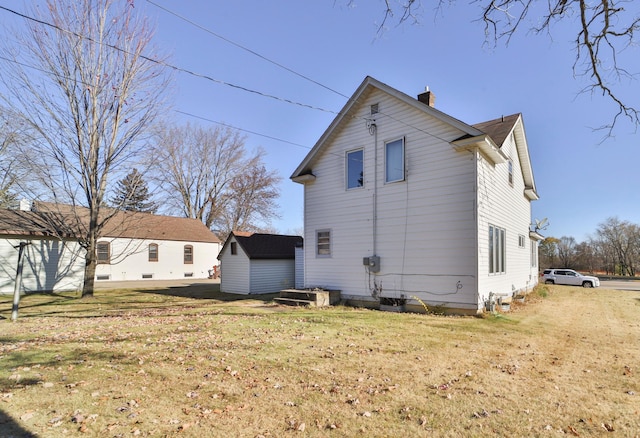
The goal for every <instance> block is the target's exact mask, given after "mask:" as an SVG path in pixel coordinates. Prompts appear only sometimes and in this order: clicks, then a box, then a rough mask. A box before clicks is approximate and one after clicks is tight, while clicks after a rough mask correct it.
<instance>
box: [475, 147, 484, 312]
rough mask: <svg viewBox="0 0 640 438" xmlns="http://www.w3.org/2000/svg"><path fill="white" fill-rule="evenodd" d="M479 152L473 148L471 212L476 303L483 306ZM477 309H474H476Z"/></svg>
mask: <svg viewBox="0 0 640 438" xmlns="http://www.w3.org/2000/svg"><path fill="white" fill-rule="evenodd" d="M479 155H480V152H479V151H478V150H477V149H475V150H474V152H473V159H474V164H475V179H476V182H475V187H474V190H475V192H476V196H475V203H476V205H475V208H474V209H473V214H474V215H475V219H476V221H475V222H476V226H475V242H476V305H477V306H478V307H480V304H482V305H483V306H484V302H483V303H480V185H479V184H480V177H479V173H480V164H481V163H480V160H479V159H478V157H479ZM478 310H479V309H476V311H478Z"/></svg>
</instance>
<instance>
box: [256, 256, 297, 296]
mask: <svg viewBox="0 0 640 438" xmlns="http://www.w3.org/2000/svg"><path fill="white" fill-rule="evenodd" d="M295 275H296V274H295V260H294V259H286V260H285V259H283V260H281V259H276V260H260V259H257V260H256V259H254V260H251V270H250V278H251V286H250V288H249V291H250V292H249V293H252V294H268V293H275V292H279V291H281V290H282V289H291V288H293V287H295Z"/></svg>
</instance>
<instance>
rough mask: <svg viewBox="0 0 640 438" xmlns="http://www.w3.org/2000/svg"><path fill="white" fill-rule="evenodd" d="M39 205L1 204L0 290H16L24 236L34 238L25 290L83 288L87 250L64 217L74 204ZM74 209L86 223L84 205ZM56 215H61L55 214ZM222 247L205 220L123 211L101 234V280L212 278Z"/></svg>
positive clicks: (75, 218) (29, 248)
mask: <svg viewBox="0 0 640 438" xmlns="http://www.w3.org/2000/svg"><path fill="white" fill-rule="evenodd" d="M38 206H39V207H40V210H39V211H20V210H0V293H12V292H13V290H14V285H15V275H16V269H17V263H18V249H17V248H18V247H19V245H20V242H23V243H28V245H26V246H25V251H26V252H25V255H26V257H25V259H24V260H25V263H24V268H23V277H22V282H23V290H25V291H61V290H78V289H81V288H82V281H83V278H84V264H85V257H84V255H85V252H84V249H83V248H81V246H80V245H79V243H78V241H77V239H76V238H75V237H74V231H73V226H71V225H69V226H66V225H65V221H64V220H60V217H62V216H64V215H65V214H69V212H70V211H72V209H70V208H68V206H67V207H66V208H54V207H53V206H52V205H51V204H42V203H40V204H38ZM42 206H46V208H42ZM73 211H74V213H73V215H72V216H73V217H71V215H70V216H69V220H68V223H69V224H71V223H77V222H78V220H80V223H81V224H82V223H83V221H84V219H83V213H84V211H83V210H82V209H79V208H76V209H73ZM79 212H80V213H79ZM52 215H55V216H56V217H57V218H56V220H50V218H49V217H50V216H52ZM76 226H77V225H76ZM80 226H82V225H80ZM220 247H221V243H220V240H219V239H218V237H217V236H216V235H215V234H213V233H212V232H211V231H210V230H209V229H208V228H207V227H206V226H205V225H204V224H203V223H202V222H200V221H199V220H196V219H188V218H178V217H171V216H158V215H152V214H149V213H132V212H117V213H116V214H114V215H113V216H112V217H111V219H109V221H108V223H107V226H106V227H105V228H104V229H103V232H102V235H101V236H100V237H99V239H98V243H97V257H98V261H97V267H96V281H126V280H145V279H156V280H172V279H184V278H193V279H200V278H207V277H208V276H209V271H210V270H211V269H212V267H213V266H214V265H217V256H218V253H219V251H220Z"/></svg>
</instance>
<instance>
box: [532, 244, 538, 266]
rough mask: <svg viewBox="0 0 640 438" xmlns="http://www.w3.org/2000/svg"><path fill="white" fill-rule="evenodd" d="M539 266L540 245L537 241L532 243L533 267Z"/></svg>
mask: <svg viewBox="0 0 640 438" xmlns="http://www.w3.org/2000/svg"><path fill="white" fill-rule="evenodd" d="M536 266H538V244H537V243H536V242H535V241H533V240H532V241H531V267H532V268H535V267H536Z"/></svg>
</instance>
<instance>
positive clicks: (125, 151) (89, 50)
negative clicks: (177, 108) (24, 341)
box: [1, 0, 167, 297]
mask: <svg viewBox="0 0 640 438" xmlns="http://www.w3.org/2000/svg"><path fill="white" fill-rule="evenodd" d="M32 9H33V10H32V12H31V15H30V16H31V17H37V19H31V20H27V21H26V23H25V27H24V28H22V29H16V32H15V35H16V38H17V41H16V43H15V44H13V45H12V46H6V45H5V47H4V48H3V49H2V55H3V57H4V58H5V59H11V60H12V61H13V62H3V63H2V64H1V65H2V67H3V70H2V81H3V82H4V84H5V88H6V90H7V94H6V95H4V96H2V97H3V98H4V100H5V102H6V103H7V104H8V105H7V106H8V107H10V108H12V114H11V115H12V116H13V117H15V118H16V119H17V120H20V121H21V122H23V123H25V124H26V125H27V126H28V127H29V128H30V129H31V130H32V132H33V137H32V138H31V141H30V142H29V143H28V144H27V145H26V147H25V148H24V150H23V154H25V155H26V156H29V158H30V160H29V161H30V164H31V169H30V170H31V175H32V176H33V177H34V178H37V179H38V182H39V183H40V186H41V187H42V188H43V189H44V192H45V196H46V197H48V198H49V200H52V201H55V202H56V203H67V204H71V206H72V207H75V206H82V207H86V208H87V210H79V209H75V208H71V209H68V208H66V207H65V208H66V210H65V211H66V214H65V215H51V217H64V218H65V220H66V221H69V220H75V221H76V222H77V223H76V224H70V225H69V224H67V225H68V226H71V227H72V228H73V229H74V230H82V231H81V234H80V235H79V236H78V238H79V241H80V244H81V245H82V247H83V248H85V249H86V256H85V259H86V260H85V273H84V285H83V290H82V296H83V297H86V296H92V295H93V284H94V277H95V269H96V242H97V239H98V237H99V236H100V232H101V230H102V229H103V227H104V226H105V224H106V223H107V222H108V221H109V219H110V217H111V216H112V214H114V213H115V212H113V211H112V210H108V209H104V208H103V207H104V206H105V203H106V201H107V199H106V196H107V192H108V189H109V187H110V182H111V181H110V178H113V177H114V176H116V175H118V173H119V172H120V173H121V174H122V173H124V172H126V171H128V170H129V168H130V166H131V165H132V163H135V161H136V157H137V154H138V153H139V152H140V151H142V150H144V147H145V143H146V138H145V136H146V133H147V132H149V128H150V125H151V124H152V123H154V121H155V120H156V118H157V116H158V115H159V114H161V113H162V108H161V106H162V102H163V95H164V94H165V93H166V85H167V82H166V81H167V77H166V76H165V75H163V70H164V69H163V67H162V66H161V64H160V63H158V62H155V61H152V60H151V59H150V56H153V57H154V58H156V59H157V58H158V56H157V54H156V53H155V52H153V47H152V46H151V38H152V35H153V30H152V28H151V27H150V25H149V23H148V22H147V20H146V19H145V18H143V17H141V16H140V15H138V14H137V11H136V9H135V8H134V5H133V2H131V1H116V0H47V2H46V5H45V6H44V7H40V8H36V7H34V8H32ZM77 211H87V212H88V213H87V216H88V217H83V216H84V214H83V215H78V214H75V219H74V218H72V217H70V216H72V215H69V214H68V213H69V212H77Z"/></svg>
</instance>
